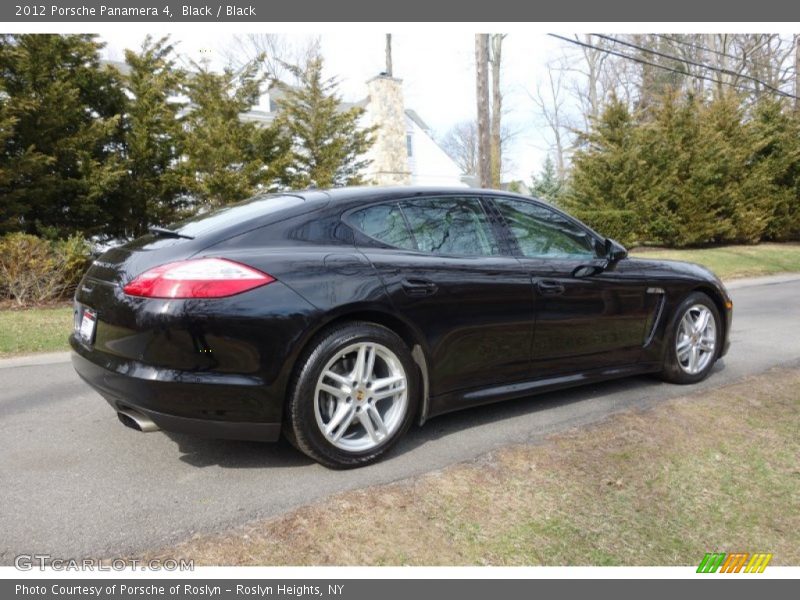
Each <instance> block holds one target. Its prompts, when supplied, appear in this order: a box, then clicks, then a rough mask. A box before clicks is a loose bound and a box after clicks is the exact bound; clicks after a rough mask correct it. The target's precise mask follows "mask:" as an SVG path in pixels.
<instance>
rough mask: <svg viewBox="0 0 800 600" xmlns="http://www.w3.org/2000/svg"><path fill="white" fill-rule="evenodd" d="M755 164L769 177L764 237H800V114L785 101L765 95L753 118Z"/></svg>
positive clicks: (777, 239) (777, 238)
mask: <svg viewBox="0 0 800 600" xmlns="http://www.w3.org/2000/svg"><path fill="white" fill-rule="evenodd" d="M752 128H753V135H754V138H755V140H756V150H755V153H754V156H753V160H754V163H755V164H757V165H758V168H760V169H762V170H763V171H764V175H765V176H766V177H767V178H768V179H769V187H768V189H767V190H766V191H767V193H768V194H769V195H770V202H769V209H768V210H769V217H768V222H767V224H766V229H765V231H764V237H765V238H766V239H770V240H776V241H787V240H798V239H800V113H797V112H795V111H793V110H791V107H789V106H787V105H786V102H785V101H782V100H777V99H771V98H763V99H762V100H761V101H760V102H759V103H758V104H757V105H756V107H755V109H754V115H753V120H752Z"/></svg>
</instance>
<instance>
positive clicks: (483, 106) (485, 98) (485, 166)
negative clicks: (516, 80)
mask: <svg viewBox="0 0 800 600" xmlns="http://www.w3.org/2000/svg"><path fill="white" fill-rule="evenodd" d="M475 89H476V96H477V104H478V180H479V183H480V186H481V187H490V185H491V173H492V170H491V155H490V152H491V150H490V148H491V142H490V133H489V34H488V33H477V34H475Z"/></svg>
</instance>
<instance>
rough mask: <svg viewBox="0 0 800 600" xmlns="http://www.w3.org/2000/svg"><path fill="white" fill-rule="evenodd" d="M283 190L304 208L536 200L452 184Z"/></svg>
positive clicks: (511, 193)
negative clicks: (449, 198)
mask: <svg viewBox="0 0 800 600" xmlns="http://www.w3.org/2000/svg"><path fill="white" fill-rule="evenodd" d="M286 193H288V194H292V195H297V196H300V197H302V198H303V199H304V200H305V201H306V204H307V207H310V206H309V205H312V204H316V203H319V204H320V205H321V204H326V203H328V202H331V201H333V202H335V203H336V204H337V205H338V206H339V207H340V208H341V207H342V206H341V205H342V203H346V204H347V205H348V207H350V206H359V205H361V204H366V203H368V202H373V201H380V200H393V199H399V198H413V197H415V196H421V197H424V196H442V195H453V196H513V197H517V198H521V199H525V200H538V199H537V198H532V197H531V196H524V195H522V194H517V193H514V192H508V191H504V190H491V189H484V188H470V187H456V186H414V185H397V186H354V187H341V188H329V189H308V190H300V191H295V190H292V191H289V192H286ZM539 202H541V200H539Z"/></svg>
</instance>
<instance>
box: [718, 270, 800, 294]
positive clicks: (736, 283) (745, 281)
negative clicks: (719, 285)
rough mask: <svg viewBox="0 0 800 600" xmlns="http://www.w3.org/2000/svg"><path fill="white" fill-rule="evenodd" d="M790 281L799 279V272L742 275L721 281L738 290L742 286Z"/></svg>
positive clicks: (727, 286) (729, 287)
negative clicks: (739, 277) (752, 275)
mask: <svg viewBox="0 0 800 600" xmlns="http://www.w3.org/2000/svg"><path fill="white" fill-rule="evenodd" d="M792 281H800V273H783V274H780V275H767V276H765V277H743V278H742V279H733V280H731V281H723V283H724V284H725V287H726V288H727V289H729V290H740V289H742V288H749V287H756V286H759V285H776V284H779V283H789V282H792Z"/></svg>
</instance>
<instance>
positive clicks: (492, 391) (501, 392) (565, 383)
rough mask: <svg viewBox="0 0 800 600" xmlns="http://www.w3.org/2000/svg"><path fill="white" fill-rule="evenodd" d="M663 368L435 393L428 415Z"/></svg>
mask: <svg viewBox="0 0 800 600" xmlns="http://www.w3.org/2000/svg"><path fill="white" fill-rule="evenodd" d="M660 370H661V364H660V363H655V362H653V363H639V364H635V365H626V366H622V367H608V368H603V369H593V370H591V371H584V372H581V373H571V374H567V375H558V376H555V377H542V378H539V379H533V380H527V381H519V382H516V383H509V384H503V385H497V386H491V387H483V388H478V389H470V390H463V391H458V392H451V393H448V394H443V395H441V396H434V397H431V398H430V402H429V410H428V413H427V414H426V415H425V417H426V419H429V418H431V417H435V416H439V415H443V414H446V413H449V412H453V411H456V410H461V409H462V408H470V407H473V406H480V405H483V404H491V403H494V402H502V401H503V400H513V399H515V398H525V397H526V396H534V395H536V394H543V393H545V392H552V391H556V390H562V389H565V388H571V387H578V386H581V385H586V384H589V383H596V382H600V381H607V380H610V379H619V378H622V377H630V376H633V375H642V374H645V373H657V372H659V371H660Z"/></svg>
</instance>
